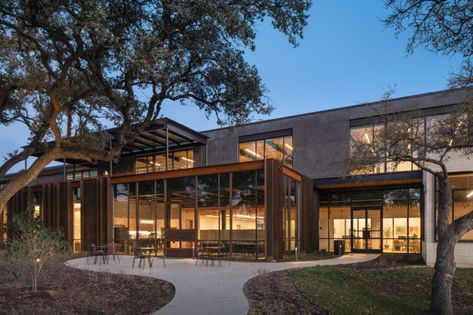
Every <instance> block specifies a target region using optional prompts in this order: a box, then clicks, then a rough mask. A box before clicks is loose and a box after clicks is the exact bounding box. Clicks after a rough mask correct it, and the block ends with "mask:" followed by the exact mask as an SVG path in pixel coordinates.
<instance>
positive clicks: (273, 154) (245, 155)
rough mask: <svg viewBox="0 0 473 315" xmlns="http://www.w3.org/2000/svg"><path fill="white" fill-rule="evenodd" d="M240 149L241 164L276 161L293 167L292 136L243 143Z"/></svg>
mask: <svg viewBox="0 0 473 315" xmlns="http://www.w3.org/2000/svg"><path fill="white" fill-rule="evenodd" d="M238 148H239V152H240V154H239V161H240V162H248V161H256V160H264V159H275V160H278V161H281V162H283V163H284V165H286V166H288V167H292V165H293V151H294V147H293V144H292V136H285V137H280V138H271V139H265V140H256V141H249V142H242V143H240V144H239V147H238Z"/></svg>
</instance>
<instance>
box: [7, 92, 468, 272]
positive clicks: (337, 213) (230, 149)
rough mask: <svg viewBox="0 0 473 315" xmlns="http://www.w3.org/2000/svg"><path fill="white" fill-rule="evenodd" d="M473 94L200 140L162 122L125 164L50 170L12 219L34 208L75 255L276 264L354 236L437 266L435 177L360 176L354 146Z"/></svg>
mask: <svg viewBox="0 0 473 315" xmlns="http://www.w3.org/2000/svg"><path fill="white" fill-rule="evenodd" d="M471 95H473V94H472V93H471V90H467V89H458V90H447V91H440V92H434V93H428V94H422V95H415V96H409V97H403V98H398V99H392V100H390V101H389V102H373V103H366V104H360V105H355V106H350V107H344V108H336V109H332V110H325V111H319V112H313V113H308V114H303V115H297V116H291V117H284V118H278V119H272V120H267V121H260V122H255V123H250V124H247V125H243V126H239V127H233V128H219V129H214V130H208V131H201V132H197V131H194V130H191V129H190V128H188V127H186V126H183V125H181V124H179V123H177V122H175V121H172V120H170V119H165V118H164V119H160V120H158V121H156V122H155V123H154V124H153V126H152V127H150V128H149V129H148V130H146V132H143V133H142V134H141V135H140V136H139V137H138V138H137V139H136V141H135V142H133V143H131V144H129V145H128V146H127V147H126V148H125V149H124V151H123V152H122V155H121V156H120V158H119V161H118V163H108V162H98V163H96V164H90V163H81V161H66V163H67V165H66V166H64V167H62V166H60V167H55V168H50V169H47V170H45V171H44V172H43V174H42V175H41V177H39V178H38V179H37V180H36V181H35V182H34V183H32V184H31V185H30V186H29V187H28V188H25V189H24V190H23V191H22V192H21V193H18V194H17V195H16V196H15V197H14V198H12V200H10V202H9V206H8V211H3V217H2V218H1V219H0V220H3V221H5V220H7V217H8V216H11V215H13V214H14V213H16V212H19V211H24V209H27V208H30V209H33V210H34V214H35V215H36V216H39V217H40V218H41V219H42V220H43V221H44V222H45V223H46V224H48V225H51V226H54V227H61V228H63V229H64V231H65V233H66V236H67V237H68V239H69V240H70V243H71V246H72V248H73V249H74V250H75V251H81V250H84V249H86V248H87V245H88V244H90V243H106V242H112V241H113V242H116V243H120V244H122V248H123V250H125V251H126V250H130V248H131V247H132V246H133V244H136V241H137V240H138V241H139V242H144V243H146V242H149V243H150V244H155V246H156V249H157V250H158V251H161V250H162V251H164V253H165V254H166V255H168V256H187V257H189V256H193V255H195V254H196V252H198V248H199V244H201V243H202V242H209V243H218V244H221V245H222V246H224V248H225V250H226V251H227V252H228V255H231V256H232V257H243V258H246V259H267V260H273V259H276V260H278V259H282V258H283V257H284V256H285V255H287V256H293V257H295V254H296V253H300V252H304V251H306V252H308V251H314V250H327V251H333V250H334V243H335V241H342V242H343V243H344V245H345V250H346V251H348V252H350V251H351V252H388V253H406V254H409V253H421V254H422V255H423V257H424V259H425V261H426V262H427V264H429V265H432V264H433V263H434V261H435V249H436V240H435V212H436V197H435V196H436V184H435V180H434V176H433V175H431V174H429V173H427V172H423V171H421V170H419V169H417V168H416V167H415V166H414V165H412V164H411V163H407V162H406V163H402V164H400V165H398V166H397V168H396V169H393V167H392V164H391V163H390V162H389V161H385V163H383V164H382V165H378V166H377V167H376V168H374V169H373V170H372V171H371V172H370V173H369V174H356V175H354V174H349V169H348V162H349V158H350V143H351V139H353V138H354V137H357V138H365V139H366V141H368V142H369V141H372V137H373V135H374V130H376V128H378V127H379V126H380V125H382V123H383V121H384V117H385V116H386V115H390V114H393V113H400V112H405V111H412V110H416V111H419V112H421V113H422V119H423V120H424V124H425V128H424V129H425V131H426V133H428V132H429V128H431V127H432V126H433V124H434V121H435V119H436V118H437V117H440V115H443V114H445V112H446V109H447V108H449V107H450V106H455V105H456V104H459V103H461V102H463V101H464V100H465V99H466V98H467V97H468V96H471ZM38 154H39V153H38ZM448 163H449V165H448V167H449V170H450V171H451V179H452V183H453V190H452V195H453V200H454V205H453V209H452V210H453V211H452V218H457V217H460V216H462V215H464V214H465V213H467V212H470V211H472V210H473V160H472V159H467V158H465V157H461V156H452V158H451V159H450V160H449V162H448ZM1 237H3V238H5V237H6V236H3V235H2V236H1ZM156 244H158V245H156ZM456 261H457V265H458V266H467V265H469V266H473V232H470V233H468V234H466V235H465V236H464V237H463V238H462V240H461V241H460V243H459V244H458V245H457V247H456Z"/></svg>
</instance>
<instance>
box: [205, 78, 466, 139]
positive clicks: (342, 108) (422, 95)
mask: <svg viewBox="0 0 473 315" xmlns="http://www.w3.org/2000/svg"><path fill="white" fill-rule="evenodd" d="M459 91H470V92H473V87H462V88H454V89H446V90H440V91H433V92H426V93H421V94H414V95H407V96H401V97H397V98H392V99H389V100H388V101H389V102H397V101H405V100H410V99H416V98H420V97H424V96H433V95H441V94H446V93H451V92H459ZM384 101H385V100H379V101H373V102H365V103H361V104H355V105H348V106H341V107H334V108H329V109H323V110H319V111H313V112H308V113H302V114H296V115H290V116H284V117H278V118H271V119H262V120H259V121H254V122H250V123H246V124H241V125H238V126H236V127H245V126H251V125H255V124H261V123H267V122H273V121H278V120H285V119H291V118H298V117H305V116H311V115H317V114H323V113H329V112H334V111H339V110H340V111H341V110H347V109H354V108H360V107H364V106H373V105H376V104H381V103H383V102H384ZM446 105H448V104H446ZM230 128H235V126H229V127H221V128H213V129H208V130H202V131H200V132H201V133H206V132H213V131H218V130H224V129H230Z"/></svg>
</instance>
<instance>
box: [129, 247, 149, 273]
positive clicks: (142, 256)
mask: <svg viewBox="0 0 473 315" xmlns="http://www.w3.org/2000/svg"><path fill="white" fill-rule="evenodd" d="M136 259H139V260H140V262H139V263H138V268H139V267H142V268H143V269H145V265H146V260H148V265H149V267H150V268H151V267H153V257H152V256H151V254H150V253H149V252H148V253H147V252H146V251H144V250H141V249H140V248H139V247H136V248H135V253H134V255H133V264H132V266H131V268H134V267H135V260H136Z"/></svg>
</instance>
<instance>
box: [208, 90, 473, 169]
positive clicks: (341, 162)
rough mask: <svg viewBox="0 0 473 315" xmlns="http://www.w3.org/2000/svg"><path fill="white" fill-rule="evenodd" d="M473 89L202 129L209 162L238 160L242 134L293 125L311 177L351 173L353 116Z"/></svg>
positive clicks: (458, 98)
mask: <svg viewBox="0 0 473 315" xmlns="http://www.w3.org/2000/svg"><path fill="white" fill-rule="evenodd" d="M472 94H473V93H472V91H471V90H465V89H463V90H450V91H441V92H435V93H428V94H422V95H417V96H411V97H404V98H399V99H393V100H390V101H389V103H386V102H375V103H368V104H362V105H357V106H351V107H345V108H339V109H333V110H328V111H321V112H315V113H310V114H305V115H298V116H292V117H286V118H281V119H273V120H268V121H262V122H256V123H252V124H248V125H244V126H240V127H236V128H224V129H216V130H210V131H204V132H202V133H203V134H205V135H206V136H208V137H209V139H208V142H207V164H208V165H218V164H224V163H235V162H237V161H238V138H239V137H240V136H246V135H253V134H258V133H265V132H272V131H278V130H284V129H292V132H293V146H294V169H295V170H296V171H298V172H300V173H302V174H304V175H306V176H308V177H311V178H330V177H340V176H345V175H347V161H348V155H349V142H350V128H349V126H350V120H353V119H360V118H365V117H374V116H379V115H382V114H389V113H395V112H402V111H409V110H417V109H426V108H431V107H439V106H444V105H452V104H457V103H459V102H462V101H464V100H465V98H466V96H467V95H472Z"/></svg>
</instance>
